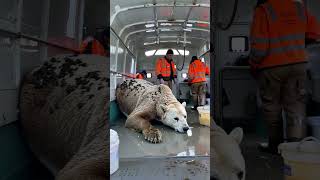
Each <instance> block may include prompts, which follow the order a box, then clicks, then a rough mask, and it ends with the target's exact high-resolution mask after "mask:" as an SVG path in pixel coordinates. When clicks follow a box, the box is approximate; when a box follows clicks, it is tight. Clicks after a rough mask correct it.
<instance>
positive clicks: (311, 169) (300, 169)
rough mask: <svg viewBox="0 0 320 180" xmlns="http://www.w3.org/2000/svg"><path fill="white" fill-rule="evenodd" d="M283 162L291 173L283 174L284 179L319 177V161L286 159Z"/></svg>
mask: <svg viewBox="0 0 320 180" xmlns="http://www.w3.org/2000/svg"><path fill="white" fill-rule="evenodd" d="M284 163H285V164H286V167H287V168H289V169H290V170H291V173H292V174H287V175H285V180H319V178H320V173H319V169H320V164H319V163H314V164H310V163H304V162H295V161H287V160H285V161H284Z"/></svg>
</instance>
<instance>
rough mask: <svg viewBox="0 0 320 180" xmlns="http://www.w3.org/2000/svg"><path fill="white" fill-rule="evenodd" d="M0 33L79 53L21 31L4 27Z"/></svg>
mask: <svg viewBox="0 0 320 180" xmlns="http://www.w3.org/2000/svg"><path fill="white" fill-rule="evenodd" d="M0 33H5V34H9V35H11V36H14V38H16V39H21V38H24V39H29V40H32V41H37V42H39V43H41V44H45V45H49V46H53V47H56V48H60V49H64V50H68V51H73V52H75V53H79V51H78V50H75V49H72V48H68V47H64V46H60V45H58V44H54V43H50V42H48V41H44V40H42V39H40V38H35V37H32V36H29V35H26V34H23V33H21V32H12V31H8V30H5V29H0Z"/></svg>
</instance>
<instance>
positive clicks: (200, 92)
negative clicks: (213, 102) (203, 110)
mask: <svg viewBox="0 0 320 180" xmlns="http://www.w3.org/2000/svg"><path fill="white" fill-rule="evenodd" d="M209 73H210V72H209V68H208V67H207V66H206V65H205V64H204V63H203V62H201V60H200V59H198V58H197V56H193V57H192V59H191V62H190V65H189V70H188V80H189V84H190V85H191V93H192V100H193V103H194V106H193V109H194V110H196V109H197V107H198V106H203V105H205V98H206V82H207V79H206V75H209Z"/></svg>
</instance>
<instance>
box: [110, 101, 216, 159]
mask: <svg viewBox="0 0 320 180" xmlns="http://www.w3.org/2000/svg"><path fill="white" fill-rule="evenodd" d="M187 113H188V119H187V120H188V124H189V126H191V127H193V128H192V136H191V137H188V136H187V134H186V133H185V134H182V133H178V132H175V131H174V130H173V129H171V128H170V127H167V126H165V125H163V124H155V127H157V128H159V129H160V131H161V132H162V138H163V142H162V143H159V144H152V143H149V142H147V141H146V140H145V139H144V138H143V135H142V134H141V133H138V132H135V131H133V130H130V129H127V128H125V127H124V123H125V118H123V119H119V121H118V122H117V124H115V125H113V126H111V127H110V128H111V129H113V130H115V131H117V133H118V135H119V139H120V145H119V157H120V158H138V157H168V156H177V157H178V156H209V155H210V128H209V127H206V126H202V125H200V124H199V122H198V112H197V111H194V110H191V109H190V107H187Z"/></svg>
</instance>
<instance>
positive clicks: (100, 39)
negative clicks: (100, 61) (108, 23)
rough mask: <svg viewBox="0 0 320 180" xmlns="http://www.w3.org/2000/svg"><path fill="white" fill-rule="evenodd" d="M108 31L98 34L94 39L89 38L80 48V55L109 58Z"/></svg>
mask: <svg viewBox="0 0 320 180" xmlns="http://www.w3.org/2000/svg"><path fill="white" fill-rule="evenodd" d="M106 33H107V31H106V30H104V31H102V32H97V33H96V35H95V36H94V37H92V36H88V37H87V38H86V39H85V40H84V41H83V42H82V43H81V46H80V50H79V51H80V54H96V55H101V56H107V52H106V44H107V43H108V42H107V34H106Z"/></svg>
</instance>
